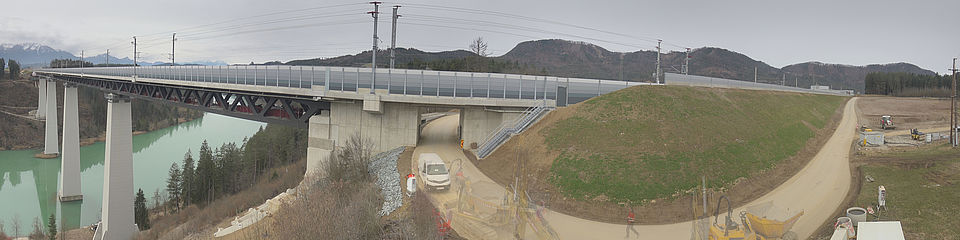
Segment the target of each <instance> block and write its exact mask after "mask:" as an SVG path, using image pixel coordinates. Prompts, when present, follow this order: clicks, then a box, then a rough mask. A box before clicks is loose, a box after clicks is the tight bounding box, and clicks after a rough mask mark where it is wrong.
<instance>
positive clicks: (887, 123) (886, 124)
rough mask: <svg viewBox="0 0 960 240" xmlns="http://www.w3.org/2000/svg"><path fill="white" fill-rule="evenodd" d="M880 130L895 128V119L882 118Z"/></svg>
mask: <svg viewBox="0 0 960 240" xmlns="http://www.w3.org/2000/svg"><path fill="white" fill-rule="evenodd" d="M880 128H881V129H883V130H887V129H888V128H889V129H893V128H894V126H893V119H891V117H890V115H883V116H880Z"/></svg>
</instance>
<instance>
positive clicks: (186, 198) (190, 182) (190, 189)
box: [180, 150, 196, 206]
mask: <svg viewBox="0 0 960 240" xmlns="http://www.w3.org/2000/svg"><path fill="white" fill-rule="evenodd" d="M193 164H194V163H193V154H191V153H190V150H187V154H184V156H183V170H182V171H183V173H182V174H180V177H181V180H182V181H181V182H180V199H182V200H183V206H187V205H189V204H190V203H194V201H193V199H194V195H196V194H195V193H196V174H195V173H194V167H193Z"/></svg>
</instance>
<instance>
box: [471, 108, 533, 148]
mask: <svg viewBox="0 0 960 240" xmlns="http://www.w3.org/2000/svg"><path fill="white" fill-rule="evenodd" d="M523 110H524V109H519V108H514V109H486V108H484V107H465V108H463V110H462V111H461V112H460V129H461V137H462V138H463V147H464V148H466V149H470V146H471V144H472V143H476V144H477V145H478V146H479V145H481V144H482V143H483V140H484V139H485V138H486V137H487V136H489V135H490V134H491V133H493V131H496V130H497V129H498V128H500V125H501V124H503V123H504V122H513V121H514V120H516V119H517V118H519V117H520V115H521V111H523Z"/></svg>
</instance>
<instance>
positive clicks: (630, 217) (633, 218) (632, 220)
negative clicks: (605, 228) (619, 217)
mask: <svg viewBox="0 0 960 240" xmlns="http://www.w3.org/2000/svg"><path fill="white" fill-rule="evenodd" d="M634 223H636V215H635V214H633V208H632V207H630V205H629V204H627V229H626V231H627V236H626V237H625V238H630V232H631V231H632V232H633V233H635V234H636V235H637V237H640V232H637V229H635V228H633V225H634Z"/></svg>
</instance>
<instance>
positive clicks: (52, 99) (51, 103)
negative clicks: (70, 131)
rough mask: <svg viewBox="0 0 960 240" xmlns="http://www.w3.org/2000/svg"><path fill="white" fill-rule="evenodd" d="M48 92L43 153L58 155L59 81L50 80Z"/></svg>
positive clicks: (47, 85)
mask: <svg viewBox="0 0 960 240" xmlns="http://www.w3.org/2000/svg"><path fill="white" fill-rule="evenodd" d="M44 85H46V88H47V90H46V91H47V93H46V100H45V101H44V102H45V103H46V104H45V105H46V107H45V108H46V109H45V111H46V112H47V114H46V118H47V122H46V126H45V134H44V143H43V154H48V155H56V154H58V153H60V150H59V148H60V146H59V145H58V144H59V142H60V141H59V139H57V138H58V137H59V135H58V132H59V130H60V129H59V126H57V82H54V81H53V80H48V82H47V83H46V84H44Z"/></svg>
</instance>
